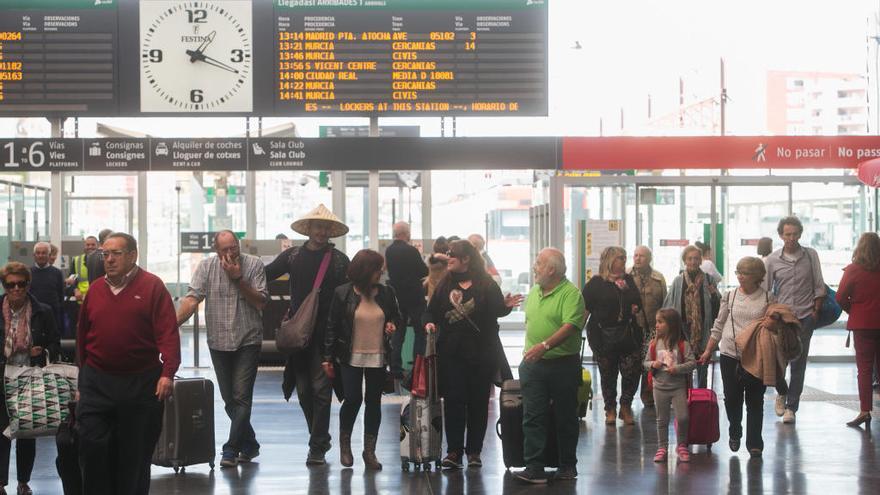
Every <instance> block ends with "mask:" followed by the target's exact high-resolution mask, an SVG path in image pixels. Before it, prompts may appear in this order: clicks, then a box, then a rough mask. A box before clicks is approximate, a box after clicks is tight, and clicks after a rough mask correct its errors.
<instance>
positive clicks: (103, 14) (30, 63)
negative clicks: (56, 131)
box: [0, 0, 118, 116]
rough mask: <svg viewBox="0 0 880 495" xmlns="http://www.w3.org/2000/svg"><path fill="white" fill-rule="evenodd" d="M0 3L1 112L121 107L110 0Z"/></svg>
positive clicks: (82, 111) (81, 111)
mask: <svg viewBox="0 0 880 495" xmlns="http://www.w3.org/2000/svg"><path fill="white" fill-rule="evenodd" d="M0 9H2V10H0V116H3V115H34V114H41V113H66V114H69V115H79V114H105V115H115V114H116V113H117V112H118V108H117V98H118V96H117V82H118V81H117V77H116V69H117V67H116V57H117V55H116V54H117V22H116V8H115V6H114V5H113V3H112V1H108V2H105V1H104V0H66V1H46V0H4V1H3V2H2V3H0Z"/></svg>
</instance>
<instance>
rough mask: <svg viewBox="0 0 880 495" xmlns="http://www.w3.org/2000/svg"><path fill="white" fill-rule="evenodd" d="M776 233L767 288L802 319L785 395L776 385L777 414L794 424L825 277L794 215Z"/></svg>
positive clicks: (769, 265)
mask: <svg viewBox="0 0 880 495" xmlns="http://www.w3.org/2000/svg"><path fill="white" fill-rule="evenodd" d="M776 232H777V233H778V234H779V237H780V239H782V242H783V243H784V245H783V247H782V249H779V250H777V251H775V252H773V253H772V254H770V256H768V257H767V259H766V265H767V277H766V279H765V280H766V284H767V289H768V290H769V292H770V293H771V294H775V295H776V299H777V301H778V302H780V303H782V304H787V305H789V306H791V309H792V311H793V312H794V315H795V316H796V317H797V318H798V320H799V321H800V322H801V334H800V337H801V343H802V344H803V352H802V353H801V355H800V357H798V358H797V359H795V360H794V361H792V362H791V378H790V383H789V385H788V394H787V395H786V394H785V393H784V392H785V390H784V389H785V387H784V385H783V386H782V387H781V388H782V390H780V387H777V392H779V395H778V396H777V397H776V415H777V416H782V422H783V423H794V421H795V413H796V412H797V410H798V405H799V403H800V398H801V392H803V390H804V374H805V373H806V369H807V357H808V356H809V354H810V339H811V338H812V337H813V330H815V329H816V321H817V319H818V316H819V308H821V307H822V301H823V300H824V299H825V280H824V279H823V278H822V266H821V263H819V255H818V254H816V250H815V249H812V248H808V247H805V246H801V245H800V242H799V241H800V238H801V234H803V232H804V226H803V224H801V221H800V220H798V218H797V217H785V218H783V219H781V220H780V221H779V225H778V226H777V227H776Z"/></svg>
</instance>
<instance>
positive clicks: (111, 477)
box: [76, 233, 180, 495]
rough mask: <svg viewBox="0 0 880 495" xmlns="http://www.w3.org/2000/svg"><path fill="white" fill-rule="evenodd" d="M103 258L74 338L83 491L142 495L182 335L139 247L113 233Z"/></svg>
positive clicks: (146, 489) (161, 286) (95, 494)
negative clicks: (99, 275) (101, 273)
mask: <svg viewBox="0 0 880 495" xmlns="http://www.w3.org/2000/svg"><path fill="white" fill-rule="evenodd" d="M103 256H104V268H105V271H106V276H105V277H103V278H100V279H97V280H95V281H94V282H93V283H92V285H91V287H90V288H89V297H87V298H86V300H85V301H84V302H83V305H82V308H81V309H80V312H79V326H78V328H77V338H76V346H77V354H78V356H79V364H80V372H79V396H80V400H79V404H78V406H77V412H76V420H77V424H78V425H79V449H80V450H79V452H80V467H81V468H82V475H83V493H88V494H89V495H104V494H138V495H146V494H147V493H149V491H150V460H151V459H152V456H153V450H154V449H155V447H156V441H157V440H158V439H159V433H160V432H161V431H162V410H163V401H164V400H165V399H166V398H168V397H169V396H170V395H171V391H172V385H173V380H174V373H175V372H177V368H178V367H179V366H180V335H179V334H178V332H177V319H176V318H175V316H174V304H173V303H172V302H171V295H170V294H169V293H168V289H166V288H165V284H164V283H162V280H160V279H159V277H157V276H155V275H153V274H152V273H149V272H147V271H146V270H144V269H142V268H139V267H138V266H137V264H136V261H137V257H138V250H137V241H135V239H134V238H133V237H132V236H130V235H128V234H123V233H115V234H112V235H110V236H109V237H108V238H107V240H106V241H105V242H104V251H103ZM160 356H161V358H160Z"/></svg>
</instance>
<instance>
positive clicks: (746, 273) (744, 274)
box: [733, 270, 754, 277]
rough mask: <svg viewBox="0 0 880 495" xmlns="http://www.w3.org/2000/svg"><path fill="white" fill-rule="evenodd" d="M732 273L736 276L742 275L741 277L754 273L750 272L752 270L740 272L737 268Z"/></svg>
mask: <svg viewBox="0 0 880 495" xmlns="http://www.w3.org/2000/svg"><path fill="white" fill-rule="evenodd" d="M733 274H734V275H736V276H737V277H739V276H740V275H742V276H743V277H748V276H749V275H754V273H752V272H741V271H739V270H737V271H735V272H733Z"/></svg>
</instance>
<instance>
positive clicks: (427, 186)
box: [421, 170, 433, 253]
mask: <svg viewBox="0 0 880 495" xmlns="http://www.w3.org/2000/svg"><path fill="white" fill-rule="evenodd" d="M421 174H422V181H421V184H422V239H424V245H423V249H424V251H425V252H428V253H429V252H431V251H430V249H431V243H430V241H431V239H433V233H432V230H433V226H432V224H431V215H432V214H433V213H432V210H433V209H432V208H431V201H433V199H432V197H431V171H430V170H423V171H422V172H421Z"/></svg>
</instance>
